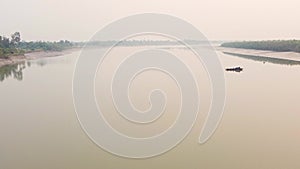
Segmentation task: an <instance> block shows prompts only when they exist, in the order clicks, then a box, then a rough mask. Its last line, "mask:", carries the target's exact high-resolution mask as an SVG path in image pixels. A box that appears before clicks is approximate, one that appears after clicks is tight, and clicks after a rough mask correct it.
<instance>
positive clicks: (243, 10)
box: [0, 0, 300, 41]
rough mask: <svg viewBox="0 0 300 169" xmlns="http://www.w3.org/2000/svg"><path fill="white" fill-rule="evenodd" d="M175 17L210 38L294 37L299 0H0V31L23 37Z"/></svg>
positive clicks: (74, 35) (75, 33)
mask: <svg viewBox="0 0 300 169" xmlns="http://www.w3.org/2000/svg"><path fill="white" fill-rule="evenodd" d="M144 12H158V13H165V14H171V15H173V16H177V17H180V18H182V19H185V20H186V21H188V22H190V23H191V24H193V25H194V26H196V27H197V28H198V29H199V30H200V31H202V33H204V35H205V36H206V37H207V38H208V39H210V40H244V39H245V40H255V39H290V38H295V39H300V22H299V18H300V0H247V1H245V0H123V1H122V0H106V1H104V0H0V34H2V35H6V36H8V35H10V34H11V33H13V32H15V31H20V32H21V34H22V36H23V39H26V40H59V39H69V40H77V41H80V40H88V39H89V38H90V37H91V36H92V35H93V34H94V33H95V32H96V31H97V30H99V29H100V28H101V27H103V26H105V25H106V24H108V23H110V22H111V21H113V20H116V19H118V18H121V17H124V16H128V15H132V14H137V13H144Z"/></svg>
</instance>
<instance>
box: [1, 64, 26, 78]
mask: <svg viewBox="0 0 300 169" xmlns="http://www.w3.org/2000/svg"><path fill="white" fill-rule="evenodd" d="M27 66H29V67H30V63H29V62H28V64H27ZM25 68H26V63H25V62H21V63H18V64H13V65H5V66H2V67H0V81H1V82H2V81H4V80H5V79H6V78H9V77H13V78H14V79H17V80H19V81H21V80H23V70H24V69H25Z"/></svg>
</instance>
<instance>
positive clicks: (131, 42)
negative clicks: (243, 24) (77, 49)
mask: <svg viewBox="0 0 300 169" xmlns="http://www.w3.org/2000/svg"><path fill="white" fill-rule="evenodd" d="M183 43H186V44H188V45H208V42H207V41H199V40H183ZM183 43H182V42H180V41H175V40H174V41H172V40H124V41H115V40H110V41H90V42H77V43H75V45H76V46H84V45H85V46H97V47H107V46H113V45H115V46H162V45H183ZM211 43H219V44H220V43H221V42H219V41H211Z"/></svg>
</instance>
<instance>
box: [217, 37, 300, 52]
mask: <svg viewBox="0 0 300 169" xmlns="http://www.w3.org/2000/svg"><path fill="white" fill-rule="evenodd" d="M221 46H222V47H230V48H243V49H255V50H271V51H276V52H300V40H273V41H243V42H228V43H223V44H222V45H221Z"/></svg>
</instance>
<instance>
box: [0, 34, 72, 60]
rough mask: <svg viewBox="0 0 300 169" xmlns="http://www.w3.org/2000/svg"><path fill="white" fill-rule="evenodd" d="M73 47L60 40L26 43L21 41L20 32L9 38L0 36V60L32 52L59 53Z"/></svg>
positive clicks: (69, 43)
mask: <svg viewBox="0 0 300 169" xmlns="http://www.w3.org/2000/svg"><path fill="white" fill-rule="evenodd" d="M73 46H74V43H72V42H70V41H67V40H61V41H58V42H43V41H36V42H33V41H31V42H26V41H21V34H20V32H15V33H14V34H12V35H11V37H10V38H7V37H5V36H0V58H1V57H2V58H8V57H9V56H13V55H23V54H24V53H26V52H32V51H61V50H64V49H67V48H71V47H73Z"/></svg>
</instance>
